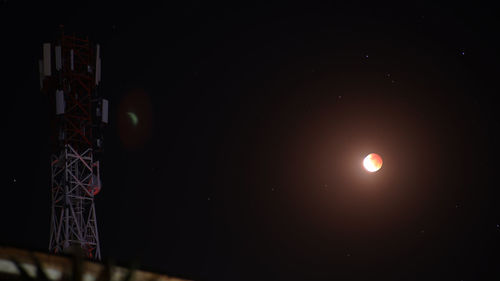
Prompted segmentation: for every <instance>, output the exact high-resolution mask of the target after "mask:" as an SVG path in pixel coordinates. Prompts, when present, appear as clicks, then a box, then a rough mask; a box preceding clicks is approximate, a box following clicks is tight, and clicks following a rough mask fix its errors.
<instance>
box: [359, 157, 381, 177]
mask: <svg viewBox="0 0 500 281" xmlns="http://www.w3.org/2000/svg"><path fill="white" fill-rule="evenodd" d="M363 167H365V170H367V171H368V172H370V173H374V172H376V171H378V170H380V168H382V157H380V155H378V154H377V153H370V154H368V155H367V156H366V157H365V159H364V160H363Z"/></svg>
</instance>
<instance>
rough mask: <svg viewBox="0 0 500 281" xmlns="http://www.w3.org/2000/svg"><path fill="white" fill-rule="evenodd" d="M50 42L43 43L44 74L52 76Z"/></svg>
mask: <svg viewBox="0 0 500 281" xmlns="http://www.w3.org/2000/svg"><path fill="white" fill-rule="evenodd" d="M50 62H51V61H50V43H43V74H44V75H45V76H50V75H51V72H50V67H51V65H50Z"/></svg>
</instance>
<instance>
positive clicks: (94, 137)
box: [40, 32, 107, 260]
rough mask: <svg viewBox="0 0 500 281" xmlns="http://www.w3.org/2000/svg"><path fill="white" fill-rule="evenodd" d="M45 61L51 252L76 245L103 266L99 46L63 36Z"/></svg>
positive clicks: (103, 113) (103, 112)
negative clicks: (98, 205) (97, 199)
mask: <svg viewBox="0 0 500 281" xmlns="http://www.w3.org/2000/svg"><path fill="white" fill-rule="evenodd" d="M52 55H53V56H52ZM43 56H44V58H43V61H42V60H41V61H40V79H41V87H42V91H43V92H45V93H46V94H47V95H48V96H49V98H50V99H51V104H52V105H54V106H55V114H52V117H53V118H52V125H53V126H52V132H53V133H52V144H53V154H52V156H51V192H52V217H51V223H50V242H49V251H51V252H54V253H61V252H64V251H65V250H66V249H67V248H69V247H71V246H75V245H77V246H79V247H81V248H82V249H83V251H84V253H85V255H86V257H88V258H91V259H97V260H100V259H101V251H100V245H99V234H98V230H97V218H96V210H95V205H94V196H95V195H96V194H97V193H98V192H99V191H100V189H101V180H100V178H101V174H100V169H99V166H100V164H99V163H100V161H99V159H98V158H99V156H100V155H101V152H102V139H103V137H102V129H103V128H104V125H105V123H107V100H104V99H102V97H101V96H100V95H99V94H98V91H97V88H98V85H99V82H100V57H99V45H95V46H94V45H92V44H91V43H90V41H89V40H88V38H86V39H82V38H79V37H76V36H75V35H65V34H64V32H61V36H60V37H59V38H58V39H57V40H56V41H55V43H54V44H50V43H45V44H44V54H43Z"/></svg>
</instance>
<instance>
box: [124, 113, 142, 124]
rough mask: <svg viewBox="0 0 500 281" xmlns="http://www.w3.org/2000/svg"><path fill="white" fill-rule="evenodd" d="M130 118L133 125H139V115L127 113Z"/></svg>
mask: <svg viewBox="0 0 500 281" xmlns="http://www.w3.org/2000/svg"><path fill="white" fill-rule="evenodd" d="M127 115H128V117H130V121H132V125H134V126H137V123H139V118H137V115H136V114H135V113H133V112H130V111H129V112H127Z"/></svg>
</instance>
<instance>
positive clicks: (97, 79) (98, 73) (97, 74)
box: [95, 58, 101, 85]
mask: <svg viewBox="0 0 500 281" xmlns="http://www.w3.org/2000/svg"><path fill="white" fill-rule="evenodd" d="M95 68H96V70H95V84H96V85H97V84H99V82H101V58H97V61H96V64H95Z"/></svg>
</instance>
